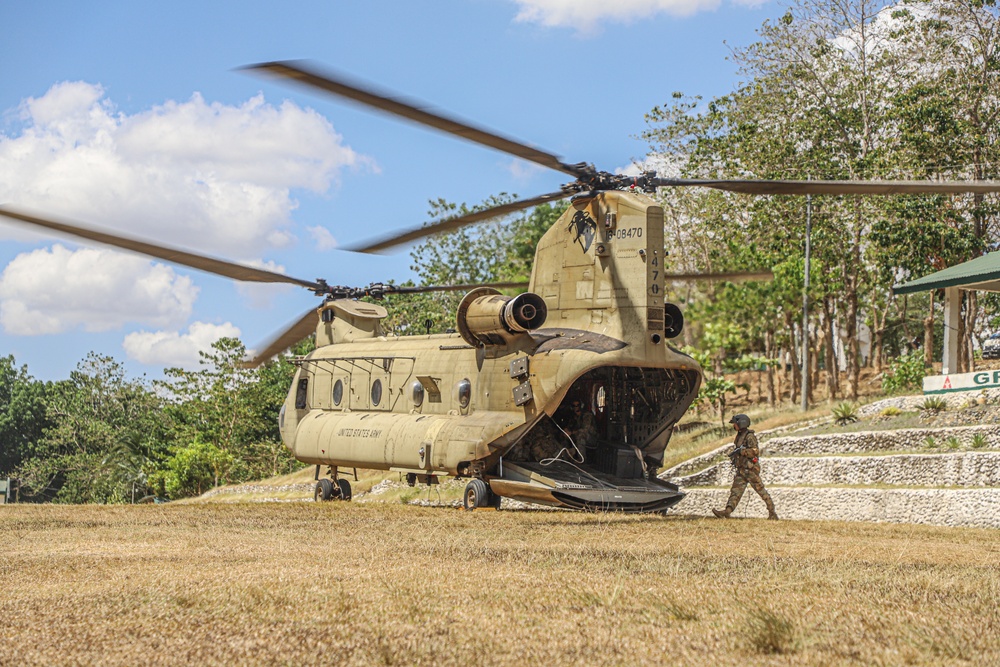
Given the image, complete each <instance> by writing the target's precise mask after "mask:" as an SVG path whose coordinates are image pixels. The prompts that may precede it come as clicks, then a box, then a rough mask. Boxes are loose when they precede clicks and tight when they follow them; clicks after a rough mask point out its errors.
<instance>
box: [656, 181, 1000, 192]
mask: <svg viewBox="0 0 1000 667" xmlns="http://www.w3.org/2000/svg"><path fill="white" fill-rule="evenodd" d="M654 184H655V185H657V186H661V187H702V188H714V189H716V190H726V191H728V192H742V193H745V194H752V195H899V194H926V193H952V194H958V193H965V192H971V193H978V194H985V193H989V192H1000V181H760V180H700V179H687V178H657V179H655V180H654Z"/></svg>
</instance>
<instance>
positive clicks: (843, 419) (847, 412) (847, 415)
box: [830, 401, 858, 426]
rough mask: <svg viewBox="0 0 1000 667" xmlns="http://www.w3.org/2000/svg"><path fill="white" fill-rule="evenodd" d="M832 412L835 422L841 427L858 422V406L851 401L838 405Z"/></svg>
mask: <svg viewBox="0 0 1000 667" xmlns="http://www.w3.org/2000/svg"><path fill="white" fill-rule="evenodd" d="M830 412H831V414H833V419H834V421H835V422H837V423H838V424H840V425H841V426H843V425H844V424H852V423H854V422H856V421H858V406H857V405H856V404H855V403H851V402H849V401H845V402H843V403H840V404H838V405H837V406H836V407H835V408H833V410H831V411H830Z"/></svg>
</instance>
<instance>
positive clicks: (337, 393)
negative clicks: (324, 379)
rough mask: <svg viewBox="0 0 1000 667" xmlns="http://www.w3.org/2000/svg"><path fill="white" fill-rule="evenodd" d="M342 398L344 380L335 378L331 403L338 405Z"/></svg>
mask: <svg viewBox="0 0 1000 667" xmlns="http://www.w3.org/2000/svg"><path fill="white" fill-rule="evenodd" d="M342 400H344V381H343V380H337V381H336V382H335V383H334V385H333V404H334V405H340V402H341V401H342Z"/></svg>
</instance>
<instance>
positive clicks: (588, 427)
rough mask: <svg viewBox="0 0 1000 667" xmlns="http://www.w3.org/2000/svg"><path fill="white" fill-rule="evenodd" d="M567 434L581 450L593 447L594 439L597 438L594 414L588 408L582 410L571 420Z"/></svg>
mask: <svg viewBox="0 0 1000 667" xmlns="http://www.w3.org/2000/svg"><path fill="white" fill-rule="evenodd" d="M569 434H570V436H571V437H572V438H573V442H575V443H576V446H577V447H579V448H580V451H581V452H582V451H583V450H584V448H586V447H593V446H594V442H595V440H597V424H596V423H595V422H594V414H593V413H592V412H591V411H590V410H584V411H582V412H581V413H580V414H579V415H577V416H576V419H575V420H574V421H573V424H572V428H571V429H570V431H569Z"/></svg>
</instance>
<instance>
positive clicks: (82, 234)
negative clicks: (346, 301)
mask: <svg viewBox="0 0 1000 667" xmlns="http://www.w3.org/2000/svg"><path fill="white" fill-rule="evenodd" d="M0 215H2V216H5V217H8V218H13V219H14V220H19V221H21V222H26V223H28V224H30V225H35V226H36V227H44V228H45V229H51V230H53V231H56V232H59V233H61V234H67V235H69V236H76V237H78V238H82V239H87V240H88V241H96V242H97V243H102V244H104V245H109V246H114V247H116V248H122V249H124V250H130V251H132V252H136V253H139V254H140V255H147V256H149V257H155V258H157V259H162V260H164V261H167V262H171V263H173V264H180V265H182V266H189V267H191V268H192V269H198V270H199V271H205V272H207V273H214V274H216V275H219V276H225V277H227V278H232V279H234V280H242V281H247V282H257V283H287V284H291V285H300V286H302V287H307V288H309V289H311V290H322V289H323V286H322V285H320V284H319V283H315V282H312V281H311V280H301V279H299V278H293V277H292V276H286V275H284V274H282V273H276V272H274V271H267V270H265V269H256V268H253V267H251V266H244V265H243V264H236V263H234V262H227V261H226V260H223V259H216V258H214V257H206V256H204V255H196V254H194V253H191V252H187V251H184V250H178V249H176V248H171V247H169V246H164V245H159V244H156V243H150V242H148V241H140V240H139V239H133V238H128V237H126V236H119V235H118V234H113V233H111V232H106V231H100V230H98V229H95V228H92V227H83V226H80V225H78V224H71V223H68V222H60V221H56V220H52V219H50V218H42V217H39V216H36V215H31V214H29V213H26V212H24V211H20V210H17V209H14V208H11V207H10V206H0Z"/></svg>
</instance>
